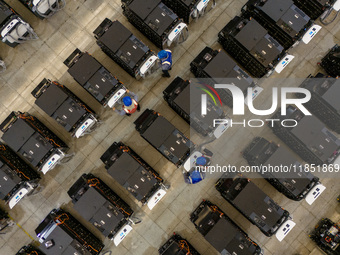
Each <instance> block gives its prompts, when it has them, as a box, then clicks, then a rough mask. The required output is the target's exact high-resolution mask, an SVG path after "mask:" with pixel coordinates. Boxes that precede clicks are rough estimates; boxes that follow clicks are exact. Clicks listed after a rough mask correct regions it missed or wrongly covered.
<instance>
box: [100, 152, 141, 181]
mask: <svg viewBox="0 0 340 255" xmlns="http://www.w3.org/2000/svg"><path fill="white" fill-rule="evenodd" d="M139 167H140V164H138V162H137V161H136V160H135V159H134V158H133V157H131V156H130V155H129V154H128V153H123V154H122V155H121V156H120V157H119V158H118V159H117V160H116V161H115V162H114V163H113V164H112V166H111V167H110V168H109V169H108V170H107V171H108V173H109V174H110V175H111V176H112V177H113V178H114V179H115V180H116V181H117V182H119V183H120V184H121V185H124V184H125V182H126V181H127V180H128V179H129V178H130V176H131V175H132V174H133V173H134V172H136V171H137V169H138V168H139Z"/></svg>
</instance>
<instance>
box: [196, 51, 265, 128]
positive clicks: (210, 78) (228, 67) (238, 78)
mask: <svg viewBox="0 0 340 255" xmlns="http://www.w3.org/2000/svg"><path fill="white" fill-rule="evenodd" d="M190 71H191V72H192V73H193V74H194V75H195V77H197V78H199V79H198V82H201V85H202V88H204V89H205V90H206V91H208V92H209V93H210V94H212V97H213V98H215V101H219V102H220V104H221V106H222V103H223V104H225V105H227V106H228V107H230V108H233V97H232V94H231V92H230V91H229V90H227V89H216V90H215V84H233V85H235V86H237V87H238V88H239V89H241V90H242V92H243V94H244V96H245V97H246V98H248V97H251V98H252V99H253V100H254V99H255V98H257V97H258V96H259V95H260V93H261V92H262V91H263V88H261V87H260V86H258V85H256V83H255V81H254V80H253V78H251V77H250V75H249V74H248V73H247V72H246V71H244V70H243V69H242V68H241V67H240V66H238V65H237V63H236V62H235V61H234V60H233V59H232V58H231V57H230V56H229V55H228V54H226V53H225V52H224V51H221V50H213V49H211V48H209V47H205V48H204V49H203V50H202V51H201V52H200V53H199V54H198V56H197V57H196V58H195V59H194V60H193V61H192V62H191V63H190ZM248 88H252V94H251V95H248ZM245 101H246V102H247V101H248V100H245ZM220 133H221V132H220Z"/></svg>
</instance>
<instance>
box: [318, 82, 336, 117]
mask: <svg viewBox="0 0 340 255" xmlns="http://www.w3.org/2000/svg"><path fill="white" fill-rule="evenodd" d="M339 96H340V84H339V83H338V82H336V83H334V84H333V85H332V86H331V87H330V88H329V89H328V90H327V92H326V93H325V94H323V96H322V98H323V99H324V100H326V102H327V103H329V104H330V105H331V106H332V107H333V108H334V109H335V110H337V111H338V112H340V100H339Z"/></svg>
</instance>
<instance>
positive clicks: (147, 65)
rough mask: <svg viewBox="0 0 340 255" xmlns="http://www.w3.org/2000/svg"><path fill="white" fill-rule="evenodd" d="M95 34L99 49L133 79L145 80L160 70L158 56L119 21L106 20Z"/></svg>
mask: <svg viewBox="0 0 340 255" xmlns="http://www.w3.org/2000/svg"><path fill="white" fill-rule="evenodd" d="M93 33H94V34H95V38H96V39H97V44H98V45H99V47H100V48H101V49H102V50H103V51H104V52H105V53H106V54H107V55H108V56H109V57H110V58H111V59H112V60H113V61H115V62H116V63H117V64H119V65H120V66H121V67H122V68H123V69H124V70H125V71H126V72H127V73H128V74H130V75H131V76H132V77H134V78H136V79H139V78H145V77H146V76H148V75H150V74H152V73H153V72H155V71H156V70H157V69H158V68H159V65H158V58H157V56H156V55H155V54H154V53H153V52H152V51H151V50H150V49H149V47H148V46H146V45H145V44H144V43H143V42H142V41H141V40H139V39H138V38H137V37H135V36H134V35H133V34H132V33H131V32H130V31H129V30H128V29H127V28H126V27H125V26H123V25H122V24H121V23H120V22H119V21H118V20H116V21H113V22H112V21H111V20H109V19H105V20H104V21H103V22H102V23H101V24H100V25H99V26H98V28H97V29H96V30H95V31H94V32H93Z"/></svg>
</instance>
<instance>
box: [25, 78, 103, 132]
mask: <svg viewBox="0 0 340 255" xmlns="http://www.w3.org/2000/svg"><path fill="white" fill-rule="evenodd" d="M31 94H32V95H33V96H34V97H35V98H36V100H35V104H36V105H37V106H39V107H40V108H41V109H42V110H43V111H44V112H45V113H46V114H47V115H48V116H50V117H52V118H53V119H54V120H56V121H57V122H58V124H60V125H61V126H63V127H64V128H65V130H66V131H67V132H69V133H71V135H72V136H73V137H76V138H79V137H82V136H84V135H86V134H89V133H91V132H92V131H93V130H94V129H95V127H96V126H97V125H98V120H97V115H96V114H95V112H94V111H93V110H92V109H91V108H90V107H89V106H88V105H86V104H85V103H84V102H83V101H82V100H81V99H79V98H78V97H77V96H76V95H75V94H73V92H72V91H71V90H69V89H68V88H67V87H65V86H64V85H61V84H59V83H58V82H55V81H53V82H52V81H50V80H47V79H44V80H42V81H41V82H40V83H39V85H38V86H37V87H36V88H35V89H34V90H33V91H32V93H31Z"/></svg>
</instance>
